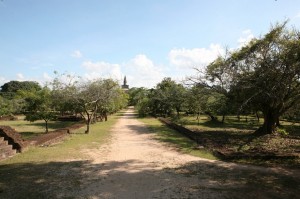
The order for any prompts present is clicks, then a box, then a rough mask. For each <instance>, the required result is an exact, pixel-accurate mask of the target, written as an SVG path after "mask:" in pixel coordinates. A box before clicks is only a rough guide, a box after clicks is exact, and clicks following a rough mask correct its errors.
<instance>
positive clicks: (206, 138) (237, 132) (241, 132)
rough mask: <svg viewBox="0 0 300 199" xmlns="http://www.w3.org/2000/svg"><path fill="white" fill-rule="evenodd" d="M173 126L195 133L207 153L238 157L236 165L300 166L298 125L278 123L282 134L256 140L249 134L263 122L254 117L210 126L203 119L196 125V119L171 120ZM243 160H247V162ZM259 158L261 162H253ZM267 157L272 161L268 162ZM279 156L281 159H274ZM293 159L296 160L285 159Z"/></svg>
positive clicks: (227, 120)
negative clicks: (239, 163)
mask: <svg viewBox="0 0 300 199" xmlns="http://www.w3.org/2000/svg"><path fill="white" fill-rule="evenodd" d="M173 122H175V123H177V124H180V125H182V126H184V127H186V128H188V129H190V130H192V131H194V132H195V137H196V138H197V140H199V142H200V144H201V145H203V146H204V147H205V148H207V149H209V150H210V151H215V150H216V151H220V152H222V153H225V154H238V153H239V154H240V155H241V158H236V157H237V156H235V157H234V161H237V162H243V163H254V164H262V165H271V166H277V165H281V166H291V167H297V164H299V163H300V158H299V157H300V155H299V153H300V125H299V123H292V122H288V121H280V123H281V125H282V126H281V127H280V129H281V130H280V131H281V132H283V133H282V134H278V135H273V134H272V135H265V136H260V137H257V136H253V135H252V133H253V132H254V131H255V130H256V129H258V128H259V127H260V126H261V125H262V123H263V119H260V121H259V122H258V121H257V120H256V118H255V117H249V116H248V117H247V119H246V117H245V116H242V117H241V119H240V121H238V119H237V117H236V116H228V117H226V120H225V123H224V124H223V123H221V122H212V121H210V120H209V119H208V118H207V117H206V116H201V117H200V120H199V122H198V120H197V119H196V117H195V116H182V117H181V118H180V119H174V120H173ZM286 132H287V133H288V134H286ZM242 156H247V159H245V158H243V157H242ZM259 156H260V157H261V158H262V159H260V158H255V157H259ZM270 156H273V157H274V159H273V158H269V157H270ZM275 156H276V157H275ZM281 156H282V157H283V156H284V157H283V158H282V159H281V158H277V157H281ZM294 156H296V157H298V158H296V159H295V158H291V159H290V158H287V157H294ZM248 157H249V158H248ZM252 157H254V158H252ZM265 157H268V158H267V159H265Z"/></svg>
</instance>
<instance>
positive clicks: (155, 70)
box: [123, 54, 165, 88]
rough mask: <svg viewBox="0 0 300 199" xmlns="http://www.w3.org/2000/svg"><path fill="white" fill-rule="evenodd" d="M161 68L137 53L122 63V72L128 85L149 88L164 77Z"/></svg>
mask: <svg viewBox="0 0 300 199" xmlns="http://www.w3.org/2000/svg"><path fill="white" fill-rule="evenodd" d="M162 68H163V67H162V66H159V65H155V64H154V63H153V61H152V60H151V59H149V58H148V57H147V56H146V55H144V54H139V55H136V56H135V57H134V58H133V59H131V60H130V61H129V62H127V63H125V64H124V71H123V73H124V74H125V75H126V77H127V81H128V84H129V85H130V84H133V85H134V86H135V87H148V88H151V87H153V86H155V85H156V84H157V83H158V82H160V81H161V80H162V79H163V78H164V77H165V75H164V73H163V70H162Z"/></svg>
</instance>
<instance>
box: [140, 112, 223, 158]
mask: <svg viewBox="0 0 300 199" xmlns="http://www.w3.org/2000/svg"><path fill="white" fill-rule="evenodd" d="M139 120H140V121H141V122H143V123H145V124H146V125H147V126H148V127H149V129H150V130H151V131H152V132H153V133H155V134H156V137H157V139H158V140H159V141H161V142H164V143H168V144H171V145H172V146H174V147H176V148H178V149H179V150H180V151H181V152H183V153H187V154H190V155H193V156H197V157H201V158H207V159H211V160H216V159H217V158H216V157H215V156H214V155H213V154H212V153H211V152H210V151H208V150H206V149H198V148H197V143H196V142H194V141H193V140H191V139H189V138H187V137H185V136H183V135H182V134H180V133H178V132H177V131H175V130H172V129H170V128H168V127H167V126H165V125H164V124H162V123H161V122H160V121H158V120H157V119H155V118H151V117H147V118H140V119H139Z"/></svg>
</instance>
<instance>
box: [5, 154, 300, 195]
mask: <svg viewBox="0 0 300 199" xmlns="http://www.w3.org/2000/svg"><path fill="white" fill-rule="evenodd" d="M133 171H134V172H133ZM299 185H300V178H299V171H292V172H291V173H289V175H287V174H285V172H284V171H280V172H271V170H267V169H261V168H251V169H249V168H248V167H246V166H237V165H228V164H227V165H225V164H224V163H222V162H208V161H198V162H193V163H190V164H187V165H185V166H180V167H177V168H165V169H161V168H155V169H153V168H152V167H149V163H145V162H141V161H138V160H126V161H111V162H104V163H102V164H92V163H91V162H89V161H71V162H48V163H19V164H5V165H0V198H2V199H6V198H31V199H35V198H145V195H146V196H147V197H149V198H186V197H187V196H188V198H245V199H247V198H249V199H250V198H251V199H252V198H267V199H268V198H270V199H271V198H272V199H279V198H280V199H284V198H289V199H291V198H297V197H298V196H299V195H298V193H299V188H300V187H299Z"/></svg>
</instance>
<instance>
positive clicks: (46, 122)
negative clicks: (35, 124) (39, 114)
mask: <svg viewBox="0 0 300 199" xmlns="http://www.w3.org/2000/svg"><path fill="white" fill-rule="evenodd" d="M45 126H46V133H48V132H49V130H48V120H45Z"/></svg>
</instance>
